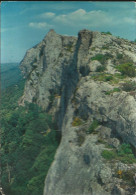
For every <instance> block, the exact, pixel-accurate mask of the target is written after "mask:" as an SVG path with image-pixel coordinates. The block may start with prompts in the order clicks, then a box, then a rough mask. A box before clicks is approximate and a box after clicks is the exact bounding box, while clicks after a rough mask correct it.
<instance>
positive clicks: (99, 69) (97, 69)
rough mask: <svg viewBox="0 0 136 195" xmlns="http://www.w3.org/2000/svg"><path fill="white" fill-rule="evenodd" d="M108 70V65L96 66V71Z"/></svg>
mask: <svg viewBox="0 0 136 195" xmlns="http://www.w3.org/2000/svg"><path fill="white" fill-rule="evenodd" d="M105 70H106V66H98V67H97V68H96V72H103V71H105Z"/></svg>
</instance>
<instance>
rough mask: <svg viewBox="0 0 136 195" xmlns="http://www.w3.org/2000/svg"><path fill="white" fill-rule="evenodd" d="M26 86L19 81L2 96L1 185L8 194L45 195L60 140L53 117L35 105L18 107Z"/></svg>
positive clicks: (5, 90) (4, 91) (3, 92)
mask: <svg viewBox="0 0 136 195" xmlns="http://www.w3.org/2000/svg"><path fill="white" fill-rule="evenodd" d="M24 83H25V81H24V80H23V79H22V80H20V81H18V84H16V85H12V86H10V87H8V88H6V89H4V90H2V95H1V172H2V174H1V183H2V187H3V189H4V192H5V194H6V195H42V193H43V187H44V180H45V177H46V174H47V172H48V169H49V167H50V165H51V163H52V161H53V159H54V155H55V152H56V149H57V147H58V144H59V141H60V136H59V134H58V133H56V132H57V131H56V129H57V127H56V123H55V121H54V120H53V119H52V116H50V115H49V114H47V113H45V112H44V111H43V110H42V109H41V108H40V107H38V105H36V104H33V103H31V104H27V103H26V106H25V107H22V106H18V100H19V97H20V96H21V95H22V94H23V89H24ZM4 88H5V87H4Z"/></svg>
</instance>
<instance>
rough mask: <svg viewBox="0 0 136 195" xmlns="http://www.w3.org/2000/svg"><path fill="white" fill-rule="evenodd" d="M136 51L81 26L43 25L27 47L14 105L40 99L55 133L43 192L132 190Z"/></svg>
mask: <svg viewBox="0 0 136 195" xmlns="http://www.w3.org/2000/svg"><path fill="white" fill-rule="evenodd" d="M135 53H136V45H135V43H133V42H130V41H128V40H125V39H121V38H117V37H114V36H112V35H109V34H106V33H100V32H92V31H88V30H82V31H80V32H79V33H78V37H72V36H71V37H70V36H62V35H58V34H56V32H55V31H54V30H50V31H49V33H48V34H47V35H46V37H45V38H44V39H43V40H42V42H41V43H39V44H38V45H36V46H35V47H33V48H32V49H30V50H28V51H27V52H26V55H25V57H24V59H23V60H22V62H21V66H20V67H21V70H22V72H23V74H24V76H25V77H26V84H25V90H24V94H23V96H22V97H21V99H20V100H19V104H20V105H24V104H25V102H35V103H37V104H39V105H40V106H41V107H42V108H43V109H44V110H46V111H47V112H49V113H51V114H52V115H53V116H54V118H55V119H56V120H57V122H58V127H59V129H60V131H61V134H62V138H61V143H60V145H59V147H58V150H57V152H56V155H55V159H54V162H53V163H52V165H51V167H50V169H49V172H48V175H47V177H46V180H45V188H44V195H53V194H54V195H79V194H82V195H91V194H92V195H109V194H112V195H113V194H115V195H120V194H126V195H129V194H134V192H135V182H134V174H135V172H136V159H135V157H134V155H135V148H136V83H135V81H136V70H135V67H136V56H135ZM123 148H124V149H123ZM131 151H133V152H131ZM121 152H122V153H121Z"/></svg>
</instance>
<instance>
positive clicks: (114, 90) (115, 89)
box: [105, 88, 120, 95]
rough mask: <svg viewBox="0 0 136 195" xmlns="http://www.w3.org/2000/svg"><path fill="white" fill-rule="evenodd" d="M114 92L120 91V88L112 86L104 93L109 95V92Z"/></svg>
mask: <svg viewBox="0 0 136 195" xmlns="http://www.w3.org/2000/svg"><path fill="white" fill-rule="evenodd" d="M114 92H120V89H119V88H114V89H113V90H110V91H106V92H105V94H106V95H110V94H112V93H114Z"/></svg>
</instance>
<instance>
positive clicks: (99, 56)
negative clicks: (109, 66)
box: [91, 53, 112, 64]
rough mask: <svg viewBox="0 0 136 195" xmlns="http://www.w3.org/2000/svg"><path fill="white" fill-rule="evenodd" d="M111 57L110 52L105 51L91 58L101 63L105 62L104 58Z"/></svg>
mask: <svg viewBox="0 0 136 195" xmlns="http://www.w3.org/2000/svg"><path fill="white" fill-rule="evenodd" d="M111 57H112V55H111V54H109V53H107V54H105V55H103V54H96V56H94V57H92V58H91V60H98V61H99V62H101V63H102V64H104V63H105V62H106V60H108V59H110V58H111Z"/></svg>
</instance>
